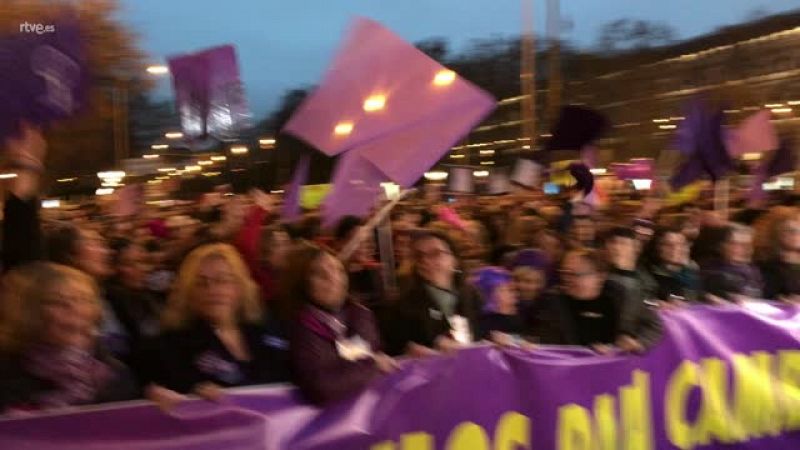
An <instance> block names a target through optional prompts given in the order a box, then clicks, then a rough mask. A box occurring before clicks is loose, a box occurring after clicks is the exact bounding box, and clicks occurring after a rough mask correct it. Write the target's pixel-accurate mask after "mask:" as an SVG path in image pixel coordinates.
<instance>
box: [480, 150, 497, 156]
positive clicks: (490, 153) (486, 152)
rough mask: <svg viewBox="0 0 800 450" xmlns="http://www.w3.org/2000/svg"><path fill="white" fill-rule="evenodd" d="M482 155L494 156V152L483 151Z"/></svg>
mask: <svg viewBox="0 0 800 450" xmlns="http://www.w3.org/2000/svg"><path fill="white" fill-rule="evenodd" d="M480 154H481V155H494V150H481V151H480Z"/></svg>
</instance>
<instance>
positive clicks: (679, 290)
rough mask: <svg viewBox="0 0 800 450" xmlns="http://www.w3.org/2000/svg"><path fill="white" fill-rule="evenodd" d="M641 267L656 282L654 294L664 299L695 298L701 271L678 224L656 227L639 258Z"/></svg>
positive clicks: (669, 300)
mask: <svg viewBox="0 0 800 450" xmlns="http://www.w3.org/2000/svg"><path fill="white" fill-rule="evenodd" d="M642 265H643V268H644V270H645V271H646V272H647V273H648V274H649V275H650V276H651V277H652V278H653V281H654V282H655V290H654V291H655V292H654V293H655V296H656V298H657V299H658V300H660V301H662V302H666V303H676V302H680V301H684V302H696V301H698V300H699V296H700V273H699V270H698V268H697V265H696V264H694V262H692V261H691V260H690V259H689V242H688V240H687V239H686V236H685V235H684V234H683V233H682V232H681V230H680V229H679V228H663V229H660V230H658V231H656V234H655V236H654V237H653V240H652V241H651V243H650V245H649V246H648V248H647V249H646V251H645V252H644V257H643V258H642Z"/></svg>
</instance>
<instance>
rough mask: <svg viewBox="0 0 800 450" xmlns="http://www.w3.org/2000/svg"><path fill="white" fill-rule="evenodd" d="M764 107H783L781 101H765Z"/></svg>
mask: <svg viewBox="0 0 800 450" xmlns="http://www.w3.org/2000/svg"><path fill="white" fill-rule="evenodd" d="M764 107H765V108H783V103H767V104H766V105H764Z"/></svg>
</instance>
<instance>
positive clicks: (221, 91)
mask: <svg viewBox="0 0 800 450" xmlns="http://www.w3.org/2000/svg"><path fill="white" fill-rule="evenodd" d="M169 70H170V72H171V73H172V83H173V87H174V89H175V101H176V103H177V108H178V114H179V115H180V118H181V128H183V134H184V136H186V138H187V139H188V140H189V141H190V142H194V143H195V144H198V145H199V144H201V143H202V142H203V141H205V140H207V138H208V137H209V136H213V137H214V138H216V139H219V140H222V141H225V140H231V139H236V137H237V134H238V133H239V132H240V131H241V130H242V129H244V128H246V127H247V126H248V125H249V121H250V111H249V109H248V108H247V102H246V101H245V97H244V88H243V86H242V82H241V80H240V78H239V66H238V64H237V60H236V50H235V49H234V47H233V46H232V45H224V46H221V47H215V48H211V49H208V50H204V51H201V52H197V53H192V54H188V55H180V56H173V57H171V58H169Z"/></svg>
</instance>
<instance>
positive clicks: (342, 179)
mask: <svg viewBox="0 0 800 450" xmlns="http://www.w3.org/2000/svg"><path fill="white" fill-rule="evenodd" d="M386 181H388V179H387V178H386V175H384V174H383V172H381V171H380V170H378V168H377V167H375V166H374V165H373V164H372V163H371V162H369V161H368V160H366V159H365V158H364V157H363V156H361V152H360V151H358V150H353V151H350V152H347V153H345V154H344V155H342V156H340V157H339V161H337V163H336V168H335V169H334V173H333V181H332V186H331V191H330V193H328V195H327V196H326V197H325V200H324V201H323V203H322V216H323V225H325V226H327V227H330V226H334V225H335V224H336V223H337V222H338V221H339V219H341V218H342V217H344V216H348V215H351V216H357V217H364V216H366V215H367V214H369V212H370V210H371V209H372V208H373V207H374V206H375V204H376V203H377V201H378V199H379V198H380V196H381V193H382V192H383V188H382V187H381V183H383V182H386Z"/></svg>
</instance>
